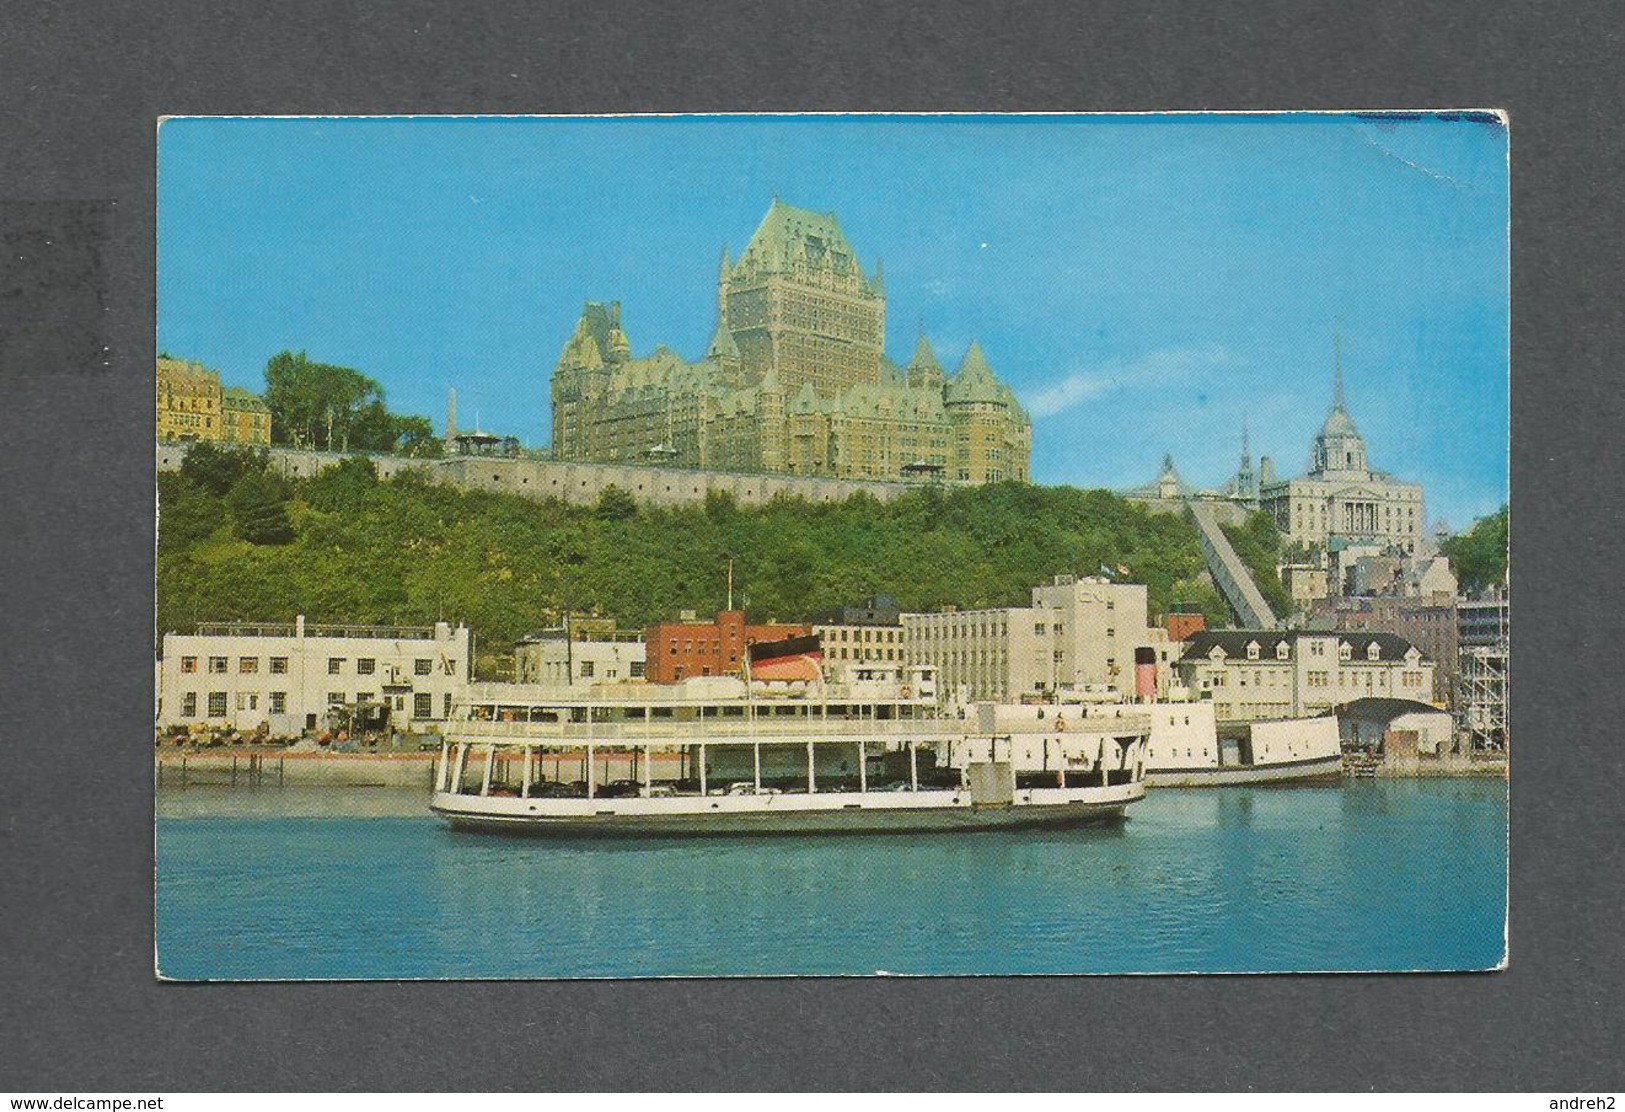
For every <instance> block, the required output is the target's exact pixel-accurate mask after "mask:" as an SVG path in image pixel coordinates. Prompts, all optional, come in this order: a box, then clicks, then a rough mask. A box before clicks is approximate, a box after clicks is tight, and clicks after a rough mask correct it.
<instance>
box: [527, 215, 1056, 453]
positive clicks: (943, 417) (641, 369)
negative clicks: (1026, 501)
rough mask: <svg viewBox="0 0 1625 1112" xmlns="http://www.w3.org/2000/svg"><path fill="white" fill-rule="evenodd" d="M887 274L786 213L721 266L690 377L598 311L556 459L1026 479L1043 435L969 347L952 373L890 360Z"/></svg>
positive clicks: (831, 229)
mask: <svg viewBox="0 0 1625 1112" xmlns="http://www.w3.org/2000/svg"><path fill="white" fill-rule="evenodd" d="M885 332H886V293H885V284H884V277H883V271H882V267H881V266H880V264H878V263H877V264H876V265H875V269H874V273H873V275H869V274H866V273H865V272H864V269H863V267H862V265H861V264H860V263H859V262H858V259H857V257H856V254H855V253H854V251H853V249H852V246H851V244H850V243H849V242H848V241H847V238H846V235H845V233H844V232H842V231H841V227H840V224H839V222H838V221H837V220H836V218H835V216H834V215H833V214H823V213H815V212H809V211H806V210H804V209H798V208H794V207H792V206H790V205H786V204H784V203H782V202H780V201H779V200H778V199H777V198H775V199H774V201H773V204H772V206H771V207H770V208H769V209H768V212H767V216H766V217H765V218H764V219H763V221H762V224H761V226H760V227H759V228H758V229H757V230H756V234H755V235H754V236H752V237H751V240H750V243H749V245H747V246H746V248H745V250H744V252H743V253H742V254H741V255H740V256H739V259H738V260H737V261H734V260H732V259H730V257H729V255H728V253H727V251H724V252H723V254H722V265H721V271H720V273H719V275H718V279H717V327H716V330H715V333H714V334H713V337H712V340H711V343H710V346H709V348H708V349H707V351H706V354H705V357H704V358H703V359H701V360H699V361H698V362H693V363H690V362H688V361H687V360H685V359H683V358H682V357H681V356H680V355H678V354H677V353H676V352H674V351H672V350H670V349H669V348H667V347H665V346H664V345H662V346H660V347H657V348H656V349H655V350H654V352H653V353H652V354H650V355H648V356H644V357H641V358H639V357H634V356H633V354H632V345H631V343H630V341H629V340H628V339H627V335H626V332H625V331H624V330H623V329H622V326H621V308H620V304H619V303H618V302H611V303H609V304H607V305H606V304H600V303H597V302H589V303H588V304H587V306H586V307H585V309H583V311H582V314H581V318H580V321H579V322H578V323H577V325H576V330H575V333H574V335H572V336H571V337H570V339H569V341H568V342H567V343H566V344H565V347H564V352H563V354H562V355H561V356H560V357H559V362H558V366H557V367H556V368H555V370H554V372H553V379H552V403H553V454H554V457H555V458H556V459H559V460H581V461H588V462H597V463H648V464H660V465H665V466H670V467H689V468H700V469H706V470H722V471H767V472H778V473H784V474H793V475H814V476H826V477H833V478H852V479H881V480H898V479H908V478H939V479H943V480H946V481H948V482H951V483H966V484H977V483H988V482H997V481H1000V480H1003V479H1014V480H1019V481H1022V482H1025V481H1027V480H1028V478H1029V458H1030V456H1031V451H1032V424H1031V421H1030V420H1029V418H1028V416H1027V414H1026V412H1025V411H1024V410H1023V409H1022V407H1021V405H1020V403H1019V402H1018V401H1017V400H1016V397H1015V395H1014V394H1013V393H1012V392H1011V391H1010V388H1009V387H1008V386H1005V385H1004V384H1002V383H1001V382H999V380H998V378H997V377H996V376H995V375H994V373H993V370H992V368H991V367H990V366H989V364H988V361H987V357H986V356H985V355H984V354H983V352H982V349H981V347H980V345H978V344H976V343H972V344H971V345H970V348H969V350H968V351H966V353H965V355H964V356H963V358H962V359H961V360H960V363H959V366H958V368H957V369H956V370H955V372H954V373H953V374H949V373H947V372H946V371H945V370H944V368H943V366H942V364H941V363H940V362H939V361H938V358H937V355H936V352H935V351H934V350H933V349H932V347H931V344H930V342H929V341H928V340H927V339H926V338H925V337H924V336H922V337H921V338H920V340H919V342H918V344H917V345H916V347H915V351H914V355H913V357H912V358H911V359H910V360H909V363H908V365H907V366H906V367H899V366H897V365H896V364H895V363H893V362H892V361H891V360H890V359H888V358H887V357H886V354H885V350H884V348H885Z"/></svg>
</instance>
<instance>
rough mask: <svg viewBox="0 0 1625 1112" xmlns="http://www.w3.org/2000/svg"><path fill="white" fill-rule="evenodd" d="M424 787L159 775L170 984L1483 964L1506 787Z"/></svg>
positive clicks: (1495, 960) (1502, 915)
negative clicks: (948, 798) (918, 801)
mask: <svg viewBox="0 0 1625 1112" xmlns="http://www.w3.org/2000/svg"><path fill="white" fill-rule="evenodd" d="M426 803H427V800H426V798H425V793H423V792H419V791H404V790H394V789H351V790H338V789H331V788H328V789H294V788H289V789H286V790H279V789H275V788H258V789H226V788H198V787H192V788H186V789H175V790H172V789H168V788H166V789H163V790H162V791H161V792H160V794H159V798H158V816H159V818H158V877H157V885H158V924H157V925H158V951H159V968H160V971H161V972H162V973H163V975H165V976H167V977H173V978H179V979H186V980H192V979H230V980H243V979H279V980H286V979H294V980H298V979H308V978H360V979H375V978H397V977H410V978H421V977H427V978H446V977H450V978H489V977H666V976H741V975H743V976H761V975H793V974H820V975H829V974H874V973H880V972H885V973H894V974H927V975H929V974H952V975H959V974H1045V973H1130V972H1133V973H1174V972H1204V973H1210V972H1264V971H1271V972H1287V971H1324V970H1461V969H1485V968H1491V967H1494V966H1496V965H1497V964H1499V963H1500V962H1501V961H1502V958H1503V953H1504V924H1505V921H1506V877H1507V873H1506V870H1507V842H1506V832H1507V785H1506V783H1505V782H1504V781H1500V780H1422V781H1354V782H1346V783H1344V784H1343V785H1341V786H1335V787H1302V788H1212V789H1183V790H1181V789H1163V790H1160V791H1159V790H1153V791H1152V792H1151V794H1150V795H1149V796H1148V797H1147V798H1146V799H1145V800H1144V801H1143V802H1141V803H1138V804H1136V805H1134V806H1133V807H1131V808H1130V811H1129V815H1130V817H1129V819H1128V821H1127V822H1126V823H1124V824H1123V825H1121V826H1120V827H1114V828H1105V829H1086V830H1081V831H1080V830H1074V831H1065V832H1040V833H1033V832H990V833H978V834H958V835H944V834H933V835H895V836H886V837H842V838H798V839H791V838H724V839H696V840H650V841H605V842H593V841H569V842H559V841H550V840H544V839H524V838H505V837H493V836H490V835H481V834H469V833H454V832H452V831H451V830H449V829H447V828H445V827H444V826H442V825H441V824H440V823H439V822H438V821H437V820H435V819H433V818H431V817H429V816H428V815H427V811H426Z"/></svg>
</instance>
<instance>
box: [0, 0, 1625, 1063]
mask: <svg viewBox="0 0 1625 1112" xmlns="http://www.w3.org/2000/svg"><path fill="white" fill-rule="evenodd" d="M918 9H919V10H915V7H914V6H897V7H891V6H883V5H878V4H864V5H854V4H834V5H819V6H816V7H815V6H813V5H810V4H778V5H767V4H714V5H706V6H699V5H695V6H694V7H693V10H690V11H676V10H662V9H661V8H659V7H657V6H655V5H615V4H605V5H590V6H589V5H569V6H566V5H557V4H550V5H544V4H519V3H497V4H487V5H481V6H477V7H473V6H471V7H470V8H468V9H467V10H463V9H462V8H461V6H458V5H452V4H427V3H421V2H406V3H398V4H395V5H391V6H389V7H388V8H387V10H386V7H385V6H384V5H372V6H366V7H363V6H353V7H345V6H339V5H331V4H325V3H320V4H318V3H313V2H309V0H303V2H295V3H286V4H280V5H277V6H275V8H271V7H267V8H265V9H264V10H250V9H246V8H245V9H241V10H238V11H236V12H235V13H233V14H227V13H226V10H225V9H223V8H221V7H220V5H218V4H216V3H207V4H204V3H167V4H161V5H157V6H136V5H129V6H125V5H115V4H112V3H107V2H105V0H97V2H95V3H83V2H79V3H72V4H69V3H65V2H60V0H59V2H46V3H37V4H33V5H28V6H26V7H25V6H14V7H12V8H10V9H9V10H8V14H7V15H6V17H5V22H4V23H3V24H0V105H4V107H5V111H4V112H3V113H0V247H3V248H4V251H3V252H0V255H3V257H0V391H3V392H0V445H3V448H0V451H3V457H0V458H3V459H4V466H5V472H4V479H3V481H0V522H3V525H4V528H3V529H0V561H3V565H0V566H3V568H4V570H3V572H0V591H3V597H0V613H3V614H4V616H5V625H4V630H5V636H3V637H0V684H3V687H0V695H3V700H0V707H3V718H0V932H3V933H0V1090H22V1091H28V1090H37V1091H39V1092H48V1091H49V1092H72V1091H79V1092H84V1091H106V1090H125V1091H135V1090H168V1091H177V1090H194V1089H201V1090H214V1089H220V1090H244V1089H255V1090H259V1089H265V1090H297V1089H322V1090H334V1089H380V1090H389V1089H433V1088H447V1087H449V1088H454V1089H487V1088H501V1089H549V1088H638V1089H647V1088H661V1089H664V1088H696V1087H703V1088H795V1089H850V1088H909V1089H931V1088H968V1089H979V1088H995V1087H997V1088H1018V1089H1019V1088H1043V1089H1058V1088H1066V1089H1084V1090H1101V1089H1217V1088H1245V1087H1251V1088H1259V1089H1281V1088H1326V1089H1336V1090H1350V1089H1354V1090H1358V1089H1367V1088H1376V1089H1435V1088H1438V1089H1494V1090H1504V1089H1516V1088H1537V1089H1562V1090H1570V1089H1581V1090H1588V1089H1597V1088H1602V1089H1607V1088H1608V1087H1610V1086H1617V1085H1618V1084H1619V1081H1620V1067H1619V1064H1618V1057H1619V1056H1618V1053H1617V1048H1618V1046H1619V1045H1620V1043H1621V1041H1622V1039H1621V1033H1620V1030H1619V1026H1620V1022H1619V1021H1620V999H1621V995H1622V991H1621V990H1622V988H1625V984H1622V982H1625V975H1622V968H1625V963H1622V962H1621V960H1620V957H1621V954H1620V945H1619V938H1620V930H1621V926H1622V922H1621V910H1622V908H1621V903H1622V901H1621V887H1622V879H1621V878H1622V876H1625V867H1622V865H1625V862H1622V859H1621V851H1620V834H1621V830H1622V823H1621V819H1622V810H1625V809H1622V805H1621V798H1622V795H1625V793H1622V790H1621V788H1622V784H1621V773H1622V771H1625V770H1622V768H1621V758H1620V755H1619V754H1620V752H1621V750H1620V747H1619V746H1620V742H1619V738H1618V726H1617V722H1618V701H1619V700H1618V694H1617V687H1618V685H1617V682H1615V681H1614V680H1613V672H1614V670H1615V665H1616V664H1617V661H1618V657H1619V651H1618V650H1619V636H1620V632H1621V631H1620V625H1621V622H1620V614H1621V609H1620V607H1619V606H1618V605H1617V604H1616V603H1615V602H1614V601H1613V599H1614V597H1615V591H1614V587H1615V584H1616V582H1617V580H1618V574H1617V568H1618V564H1617V562H1616V560H1615V558H1614V557H1615V555H1616V553H1617V552H1618V545H1617V542H1618V539H1619V533H1620V528H1619V508H1618V507H1619V497H1618V491H1619V473H1620V461H1619V457H1618V454H1617V453H1616V452H1615V451H1614V448H1615V446H1616V445H1617V444H1618V442H1619V438H1618V435H1617V430H1618V429H1619V428H1620V427H1621V416H1622V414H1621V409H1622V408H1625V406H1622V404H1621V393H1620V390H1619V389H1618V387H1617V383H1618V381H1619V380H1618V378H1617V371H1618V367H1619V357H1620V354H1621V346H1620V335H1621V312H1620V305H1621V300H1620V293H1621V289H1620V281H1619V277H1620V267H1621V252H1620V250H1619V249H1618V245H1617V244H1618V235H1619V229H1620V227H1621V225H1620V217H1621V211H1620V209H1621V205H1620V187H1619V183H1620V181H1621V180H1622V169H1625V167H1622V166H1621V148H1620V142H1619V131H1620V124H1619V118H1618V103H1619V97H1618V93H1619V91H1620V80H1619V74H1618V66H1617V61H1616V60H1617V58H1618V56H1619V54H1620V46H1621V43H1620V38H1621V35H1620V20H1619V16H1618V12H1617V9H1615V8H1614V7H1613V6H1611V5H1608V4H1602V3H1592V4H1585V3H1568V4H1546V5H1542V4H1536V3H1526V4H1517V5H1498V4H1485V3H1477V4H1456V5H1451V4H1437V3H1414V2H1413V3H1404V4H1394V3H1388V4H1368V5H1344V4H1336V5H1332V4H1299V3H1281V2H1267V3H1250V4H1247V5H1245V6H1239V5H1238V6H1234V7H1233V8H1232V9H1231V10H1230V11H1228V12H1226V11H1223V10H1221V8H1220V6H1217V5H1215V6H1207V5H1196V4H1189V5H1186V4H1171V3H1158V2H1152V3H1121V4H1105V5H1093V4H1091V5H1071V4H1048V5H1034V6H1025V7H1010V6H1006V5H998V6H992V5H971V4H946V5H937V6H927V5H920V6H918ZM1322 107H1323V108H1352V107H1391V108H1413V107H1489V108H1506V109H1509V110H1510V112H1511V116H1512V148H1513V163H1514V175H1513V191H1512V195H1513V211H1514V266H1513V304H1514V312H1513V332H1514V336H1513V366H1514V368H1515V375H1514V383H1513V385H1514V389H1513V394H1514V398H1513V410H1514V433H1513V452H1512V460H1513V469H1514V477H1513V487H1514V491H1515V493H1514V496H1513V501H1514V505H1515V506H1516V510H1517V513H1516V516H1515V520H1514V551H1515V556H1516V570H1515V572H1514V577H1515V580H1516V592H1515V594H1516V600H1515V609H1516V622H1517V626H1518V635H1517V653H1516V662H1515V672H1514V676H1515V684H1516V691H1517V695H1516V699H1515V703H1514V711H1513V715H1514V726H1513V729H1514V733H1515V735H1516V737H1517V739H1518V743H1517V755H1516V758H1515V773H1514V781H1515V783H1514V790H1513V831H1512V837H1513V846H1514V852H1513V859H1512V861H1513V870H1512V946H1511V953H1512V967H1511V969H1510V971H1508V972H1506V973H1504V974H1499V975H1479V976H1425V977H1423V976H1380V977H1231V978H1217V977H1213V978H1110V979H1108V978H1094V979H1030V980H992V979H987V980H975V979H973V980H930V981H906V982H905V981H893V980H854V981H838V980H786V981H743V982H706V981H678V982H662V983H463V984H426V983H417V984H413V983H403V984H371V985H334V984H311V985H285V986H260V985H227V986H180V985H160V984H157V983H155V982H154V980H153V978H152V957H151V955H152V884H151V878H152V804H151V798H150V792H149V789H148V787H147V785H148V784H149V783H150V779H151V774H150V761H151V756H150V749H149V747H148V744H147V739H148V737H149V736H150V734H149V731H150V729H151V711H150V706H151V699H152V681H153V676H152V667H151V663H150V660H151V649H152V608H151V606H152V513H153V484H152V453H153V446H152V427H153V426H152V422H153V371H152V366H153V363H152V357H153V320H154V299H153V289H154V286H153V243H154V214H153V197H154V188H153V175H154V134H155V119H156V117H158V116H159V115H162V114H185V113H322V112H350V113H379V112H431V111H432V112H470V113H473V112H610V111H617V112H621V111H647V110H672V111H674V110H694V111H706V110H710V111H723V110H780V109H866V110H882V109H893V110H903V109H952V110H1011V109H1067V110H1088V109H1096V110H1106V109H1179V108H1186V109H1201V108H1227V109H1275V108H1322ZM42 201H44V202H51V201H58V202H60V201H69V202H74V203H73V204H71V205H66V206H64V205H60V204H38V203H20V202H42ZM51 237H55V239H54V240H53V242H52V244H51V245H49V246H51V247H52V248H53V250H46V249H45V246H44V245H43V240H44V239H46V238H51ZM104 347H105V349H106V350H105V351H104V350H103V348H104ZM538 373H541V372H540V371H539V372H538ZM453 1045H458V1046H460V1047H461V1049H462V1050H463V1051H464V1052H465V1054H464V1056H463V1057H462V1059H461V1064H460V1065H459V1066H458V1067H457V1068H447V1066H448V1064H447V1060H446V1059H445V1058H444V1057H443V1056H442V1055H441V1054H440V1053H439V1051H441V1050H444V1049H446V1048H448V1047H450V1046H453Z"/></svg>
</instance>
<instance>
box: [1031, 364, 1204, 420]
mask: <svg viewBox="0 0 1625 1112" xmlns="http://www.w3.org/2000/svg"><path fill="white" fill-rule="evenodd" d="M1234 362H1235V360H1234V359H1232V358H1231V355H1230V353H1229V352H1228V351H1227V350H1225V349H1224V348H1222V347H1219V346H1216V345H1214V346H1208V347H1200V348H1166V349H1162V350H1159V351H1153V352H1151V353H1149V354H1147V355H1145V356H1143V357H1141V358H1139V359H1135V360H1115V361H1113V362H1110V363H1107V364H1104V365H1103V366H1099V367H1091V368H1087V369H1084V370H1079V371H1074V372H1073V373H1072V374H1069V375H1067V376H1066V377H1065V378H1063V379H1062V380H1061V381H1060V382H1058V383H1056V384H1055V385H1054V386H1048V387H1045V388H1044V389H1041V390H1034V391H1030V392H1029V393H1028V394H1027V395H1026V396H1025V397H1023V398H1022V399H1021V400H1022V404H1023V405H1025V406H1026V407H1027V411H1028V412H1029V413H1031V414H1032V416H1033V419H1034V420H1041V419H1043V418H1045V417H1053V416H1055V415H1056V414H1058V413H1065V412H1066V411H1067V410H1069V409H1073V408H1075V407H1076V406H1079V405H1082V404H1083V403H1084V402H1086V401H1089V400H1090V399H1091V398H1097V397H1099V396H1101V395H1102V394H1105V393H1106V392H1108V391H1110V390H1116V389H1120V388H1122V387H1125V386H1136V385H1143V384H1152V383H1165V382H1171V381H1176V380H1178V379H1181V378H1186V377H1189V376H1191V375H1195V374H1202V373H1206V372H1208V371H1212V370H1214V369H1215V368H1218V367H1225V366H1229V365H1231V364H1232V363H1234Z"/></svg>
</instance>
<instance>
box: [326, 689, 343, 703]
mask: <svg viewBox="0 0 1625 1112" xmlns="http://www.w3.org/2000/svg"><path fill="white" fill-rule="evenodd" d="M327 705H328V706H330V707H342V706H343V705H344V692H342V691H329V692H328V693H327Z"/></svg>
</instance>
